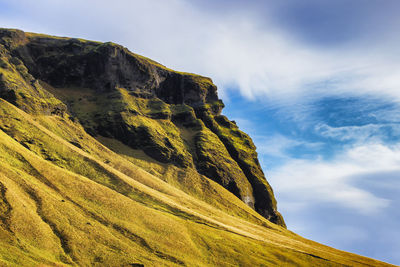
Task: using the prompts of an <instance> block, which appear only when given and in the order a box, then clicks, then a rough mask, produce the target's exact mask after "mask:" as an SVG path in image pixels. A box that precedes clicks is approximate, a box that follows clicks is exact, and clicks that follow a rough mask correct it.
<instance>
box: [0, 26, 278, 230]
mask: <svg viewBox="0 0 400 267" xmlns="http://www.w3.org/2000/svg"><path fill="white" fill-rule="evenodd" d="M0 97H1V98H3V99H5V100H7V101H9V102H10V103H12V104H14V105H17V106H18V107H20V108H21V109H23V110H25V111H26V112H31V113H42V114H46V115H53V116H66V114H68V117H69V118H70V119H71V120H72V121H75V122H76V123H80V124H81V125H82V126H83V127H84V128H85V129H86V131H87V132H88V133H89V134H91V135H93V136H96V135H102V136H105V137H110V138H115V139H118V140H120V141H121V142H123V143H124V144H126V145H128V146H130V147H132V148H135V149H141V150H143V151H144V152H145V153H146V154H147V155H149V156H150V157H152V158H154V159H155V160H157V161H159V162H162V163H166V164H174V165H176V166H178V167H180V168H182V169H187V168H195V169H196V170H197V171H198V172H199V173H201V174H203V175H205V176H207V177H208V178H210V179H212V180H214V181H216V182H218V183H219V184H221V185H222V186H223V187H225V188H226V189H227V190H229V191H231V192H232V193H233V194H234V195H236V196H237V197H238V198H240V199H241V200H242V201H243V202H245V203H246V204H247V205H249V206H250V207H252V208H254V209H255V210H256V211H257V212H258V213H260V214H261V215H262V216H264V217H266V218H267V219H269V220H270V221H272V222H274V223H277V224H279V225H282V226H285V223H284V221H283V218H282V216H281V215H280V213H279V212H278V211H277V208H276V200H275V198H274V194H273V191H272V188H271V187H270V185H269V184H268V182H267V181H266V179H265V176H264V173H263V171H262V169H261V167H260V164H259V162H258V159H257V152H256V148H255V146H254V144H253V142H252V140H251V138H250V137H249V136H248V135H247V134H245V133H243V132H241V131H240V130H239V129H238V127H237V125H236V124H235V123H234V122H232V121H230V120H229V119H228V118H226V117H225V116H222V115H220V113H221V110H222V109H223V107H224V104H223V103H222V101H221V100H219V99H218V95H217V87H216V86H215V85H214V84H213V83H212V81H211V79H209V78H206V77H202V76H198V75H194V74H190V73H182V72H176V71H173V70H170V69H168V68H166V67H165V66H162V65H161V64H159V63H157V62H154V61H152V60H150V59H147V58H145V57H142V56H139V55H136V54H134V53H132V52H130V51H128V50H127V49H126V48H124V47H122V46H120V45H117V44H114V43H110V42H108V43H100V42H93V41H86V40H80V39H76V38H61V37H51V36H45V35H40V34H32V33H24V32H22V31H18V30H8V29H0ZM183 133H186V134H183ZM188 133H189V134H188ZM72 144H73V145H75V146H77V147H78V148H79V147H80V146H81V145H80V144H79V143H78V142H73V143H72Z"/></svg>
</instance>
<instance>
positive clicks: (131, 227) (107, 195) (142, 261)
mask: <svg viewBox="0 0 400 267" xmlns="http://www.w3.org/2000/svg"><path fill="white" fill-rule="evenodd" d="M223 107H224V104H223V103H222V101H221V100H220V99H218V95H217V88H216V86H215V85H214V84H213V83H212V81H211V79H209V78H206V77H202V76H199V75H195V74H191V73H183V72H177V71H174V70H171V69H168V68H167V67H165V66H163V65H161V64H159V63H157V62H155V61H152V60H150V59H148V58H145V57H142V56H140V55H137V54H134V53H132V52H130V51H128V50H127V49H126V48H124V47H122V46H120V45H117V44H114V43H110V42H109V43H100V42H93V41H87V40H82V39H76V38H64V37H54V36H47V35H42V34H34V33H25V32H23V31H20V30H11V29H0V167H1V168H0V237H1V238H0V242H1V246H0V263H1V264H3V265H6V266H7V265H10V266H35V265H37V264H41V266H64V265H78V266H142V265H144V266H159V265H167V266H170V265H171V266H174V265H186V266H231V265H243V266H269V265H303V266H304V265H320V266H337V265H350V266H356V265H385V264H384V263H382V262H378V261H375V260H373V259H369V258H365V257H362V256H358V255H354V254H350V253H346V252H342V251H338V250H335V249H333V248H330V247H326V246H323V245H321V244H318V243H315V242H313V241H309V240H306V239H304V238H302V237H300V236H298V235H296V234H294V233H292V232H290V231H288V230H287V229H286V228H285V227H286V226H285V222H284V220H283V218H282V216H281V214H280V213H279V212H278V211H277V204H276V200H275V198H274V194H273V191H272V189H271V187H270V185H269V184H268V182H267V180H266V179H265V176H264V173H263V171H262V169H261V167H260V164H259V162H258V159H257V153H256V148H255V146H254V144H253V142H252V140H251V138H250V137H249V136H248V135H247V134H245V133H244V132H242V131H240V130H239V128H238V127H237V126H236V124H235V122H234V121H230V120H229V119H228V118H227V117H225V116H224V115H221V111H222V109H223Z"/></svg>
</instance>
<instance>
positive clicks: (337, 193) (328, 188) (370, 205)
mask: <svg viewBox="0 0 400 267" xmlns="http://www.w3.org/2000/svg"><path fill="white" fill-rule="evenodd" d="M399 166H400V147H399V146H393V147H389V146H385V145H383V144H370V145H364V146H355V147H353V148H351V149H349V150H347V151H345V152H344V153H342V154H340V155H337V156H336V157H335V158H334V159H333V160H329V161H325V160H323V159H311V160H298V159H293V160H289V161H288V162H287V163H286V164H284V165H283V166H281V167H279V168H277V169H274V170H271V171H270V181H271V183H272V185H273V186H274V188H275V191H276V192H278V195H280V197H281V198H284V199H286V200H288V199H292V200H293V202H297V201H300V202H304V203H307V204H308V205H309V206H312V205H313V204H314V203H319V204H321V203H324V202H328V203H336V204H338V205H340V206H343V207H345V208H349V209H352V210H354V211H356V212H359V213H361V214H370V215H374V214H375V213H376V212H378V211H382V210H383V209H385V208H386V207H388V206H389V204H390V200H389V199H385V198H382V197H379V196H376V195H374V194H373V193H372V192H369V191H368V190H365V189H362V188H361V187H358V186H357V185H356V184H357V181H358V180H360V179H362V177H364V176H367V175H370V174H371V173H373V174H375V175H377V174H381V175H382V174H383V173H385V172H386V173H387V172H393V171H395V172H398V173H399V174H400V167H399ZM399 189H400V188H399ZM287 204H289V202H287ZM289 205H291V204H289Z"/></svg>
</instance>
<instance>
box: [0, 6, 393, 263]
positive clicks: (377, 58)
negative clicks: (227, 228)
mask: <svg viewBox="0 0 400 267" xmlns="http://www.w3.org/2000/svg"><path fill="white" fill-rule="evenodd" d="M399 13H400V1H396V0H335V1H331V0H302V1H298V0H271V1H263V0H252V1H251V0H229V1H228V0H219V1H218V0H201V1H200V0H147V1H139V0H114V1H105V0H96V1H95V0H87V1H78V0H35V1H28V0H8V1H7V0H0V27H6V28H19V29H22V30H24V31H32V32H41V33H47V34H53V35H61V36H71V37H82V38H85V39H91V40H99V41H113V42H116V43H120V44H122V45H124V46H126V47H128V48H129V49H130V50H131V51H133V52H135V53H138V54H142V55H144V56H147V57H150V58H152V59H154V60H156V61H158V62H160V63H162V64H164V65H166V66H168V67H170V68H173V69H176V70H181V71H186V72H193V73H198V74H201V75H205V76H208V77H211V78H212V79H213V81H214V83H215V84H216V85H217V86H218V90H219V96H220V97H221V98H222V99H223V101H224V102H225V104H226V108H225V109H224V111H223V113H224V114H225V115H227V116H228V117H229V118H230V119H232V120H235V121H236V122H237V124H238V125H239V127H240V128H241V129H242V130H244V131H245V132H247V133H249V134H250V136H251V137H252V138H253V140H254V142H255V144H256V146H257V151H258V153H259V158H260V162H261V164H262V167H263V169H264V171H265V173H266V176H267V179H268V181H269V182H270V183H271V185H272V187H273V189H274V192H275V195H276V198H277V200H278V209H279V210H280V211H281V213H282V214H283V216H284V218H285V220H286V223H287V225H288V228H289V229H290V230H292V231H294V232H296V233H298V234H300V235H302V236H304V237H306V238H309V239H312V240H315V241H318V242H321V243H324V244H327V245H330V246H333V247H335V248H338V249H341V250H346V251H350V252H354V253H357V254H361V255H365V256H368V257H373V258H376V259H380V260H383V261H386V262H390V263H393V264H398V265H400V253H398V252H399V251H400V230H399V229H400V210H399V209H398V208H397V207H398V206H399V204H400V194H399V192H400V143H399V139H400V90H399V88H400V49H399V47H400V35H399V34H398V32H399V29H400V16H398V14H399Z"/></svg>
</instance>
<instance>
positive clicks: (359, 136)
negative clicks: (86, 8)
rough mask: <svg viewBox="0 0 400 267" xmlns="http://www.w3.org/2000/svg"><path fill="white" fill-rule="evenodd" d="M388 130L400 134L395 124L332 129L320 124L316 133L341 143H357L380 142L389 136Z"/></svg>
mask: <svg viewBox="0 0 400 267" xmlns="http://www.w3.org/2000/svg"><path fill="white" fill-rule="evenodd" d="M388 128H390V130H391V131H392V132H394V133H400V125H399V124H395V123H386V124H366V125H362V126H342V127H331V126H329V125H327V124H318V125H317V126H315V131H316V132H317V133H319V134H321V135H322V136H323V137H330V138H334V139H337V140H340V141H356V142H357V143H365V142H369V143H371V142H373V141H380V140H382V139H385V136H387V134H388V133H387V131H388Z"/></svg>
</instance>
